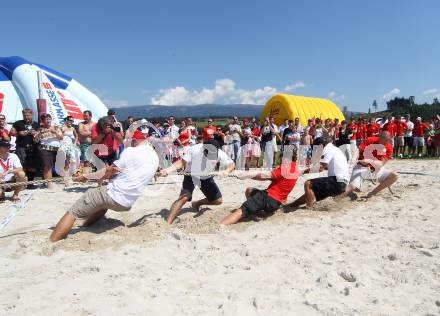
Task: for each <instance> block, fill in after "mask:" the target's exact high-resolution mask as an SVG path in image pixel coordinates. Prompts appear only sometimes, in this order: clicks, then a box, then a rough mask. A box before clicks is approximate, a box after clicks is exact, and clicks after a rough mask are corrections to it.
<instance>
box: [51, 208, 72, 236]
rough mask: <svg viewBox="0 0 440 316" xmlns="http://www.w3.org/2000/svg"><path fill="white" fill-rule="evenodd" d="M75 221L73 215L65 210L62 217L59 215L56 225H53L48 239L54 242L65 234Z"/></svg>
mask: <svg viewBox="0 0 440 316" xmlns="http://www.w3.org/2000/svg"><path fill="white" fill-rule="evenodd" d="M74 223H75V217H73V215H72V214H70V213H69V212H66V214H64V216H63V217H61V219H60V221H59V222H58V224H57V226H56V227H55V229H54V231H53V232H52V234H50V237H49V240H50V241H51V242H56V241H58V240H61V239H63V238H65V237H66V236H67V234H68V233H69V231H70V229H71V228H72V226H73V224H74Z"/></svg>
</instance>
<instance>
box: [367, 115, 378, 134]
mask: <svg viewBox="0 0 440 316" xmlns="http://www.w3.org/2000/svg"><path fill="white" fill-rule="evenodd" d="M379 130H380V125H379V123H376V121H375V120H374V118H371V119H370V122H369V123H368V125H367V137H371V136H378V135H379Z"/></svg>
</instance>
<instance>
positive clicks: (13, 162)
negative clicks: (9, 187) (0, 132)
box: [0, 140, 26, 202]
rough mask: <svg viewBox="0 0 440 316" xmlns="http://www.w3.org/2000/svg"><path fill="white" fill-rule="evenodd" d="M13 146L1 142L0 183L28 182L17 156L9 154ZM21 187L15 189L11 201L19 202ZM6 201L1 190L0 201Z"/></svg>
mask: <svg viewBox="0 0 440 316" xmlns="http://www.w3.org/2000/svg"><path fill="white" fill-rule="evenodd" d="M10 147H11V144H10V143H9V142H6V141H3V140H0V182H1V183H5V182H6V183H14V182H24V181H26V175H25V173H24V171H23V167H22V165H21V163H20V159H19V158H18V156H17V155H16V154H13V153H11V152H9V150H10ZM20 190H21V187H15V189H14V193H13V195H12V198H11V200H12V201H13V202H15V201H18V200H19V197H18V193H19V192H20ZM4 199H5V193H4V192H3V191H2V189H0V201H3V200H4Z"/></svg>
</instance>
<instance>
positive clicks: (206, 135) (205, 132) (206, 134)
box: [202, 118, 217, 142]
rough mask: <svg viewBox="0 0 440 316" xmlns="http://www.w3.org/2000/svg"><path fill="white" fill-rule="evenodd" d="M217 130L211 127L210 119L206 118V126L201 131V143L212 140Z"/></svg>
mask: <svg viewBox="0 0 440 316" xmlns="http://www.w3.org/2000/svg"><path fill="white" fill-rule="evenodd" d="M216 131H217V128H216V127H215V126H214V125H212V118H208V125H207V126H206V127H204V128H203V129H202V136H203V141H204V142H206V141H207V140H208V139H210V138H214V134H215V132H216Z"/></svg>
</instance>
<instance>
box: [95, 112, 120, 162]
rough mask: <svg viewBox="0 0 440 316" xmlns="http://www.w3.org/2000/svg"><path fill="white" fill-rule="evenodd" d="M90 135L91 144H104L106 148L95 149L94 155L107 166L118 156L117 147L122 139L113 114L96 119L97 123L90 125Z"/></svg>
mask: <svg viewBox="0 0 440 316" xmlns="http://www.w3.org/2000/svg"><path fill="white" fill-rule="evenodd" d="M91 133H92V135H91V137H92V143H93V144H104V145H105V147H106V150H97V151H95V155H96V156H98V157H99V159H101V160H102V161H103V162H104V163H105V164H106V165H107V166H111V165H112V163H113V162H114V161H115V160H116V159H117V158H118V152H117V150H118V147H119V145H120V144H122V142H123V139H122V135H121V133H120V131H118V128H117V126H116V125H115V119H114V118H113V116H111V115H109V116H104V117H101V118H100V119H99V120H98V123H96V124H95V125H93V126H92V130H91Z"/></svg>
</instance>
